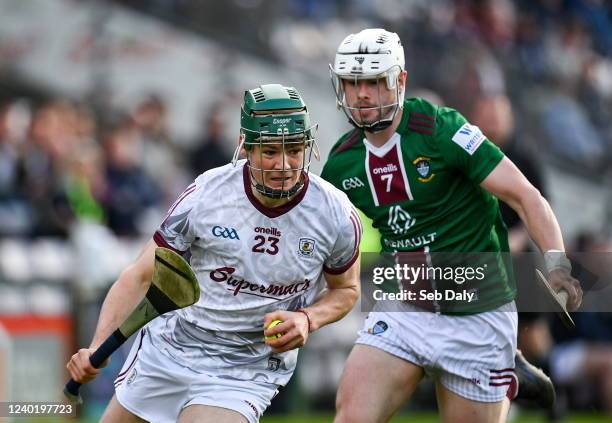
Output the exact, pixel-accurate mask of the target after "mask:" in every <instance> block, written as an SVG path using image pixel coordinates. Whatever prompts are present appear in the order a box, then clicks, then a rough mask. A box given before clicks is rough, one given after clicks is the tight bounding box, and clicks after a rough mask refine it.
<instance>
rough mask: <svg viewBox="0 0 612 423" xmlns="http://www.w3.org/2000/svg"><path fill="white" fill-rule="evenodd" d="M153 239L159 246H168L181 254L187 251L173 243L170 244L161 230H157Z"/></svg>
mask: <svg viewBox="0 0 612 423" xmlns="http://www.w3.org/2000/svg"><path fill="white" fill-rule="evenodd" d="M153 241H155V243H156V244H157V246H158V247H164V248H167V249H169V250H172V251H174V252H175V253H177V254H180V255H183V254H184V253H185V252H184V251H181V250H177V249H176V248H174V247H173V246H172V245H170V244H168V241H166V239H165V238H164V236H163V235H162V234H161V232H160V231H155V234H154V235H153Z"/></svg>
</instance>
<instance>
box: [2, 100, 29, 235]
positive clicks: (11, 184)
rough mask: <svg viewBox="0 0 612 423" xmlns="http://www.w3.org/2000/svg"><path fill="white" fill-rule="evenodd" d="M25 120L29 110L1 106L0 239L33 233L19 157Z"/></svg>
mask: <svg viewBox="0 0 612 423" xmlns="http://www.w3.org/2000/svg"><path fill="white" fill-rule="evenodd" d="M28 120H29V109H28V108H27V106H25V105H24V104H19V103H17V102H9V103H7V104H5V105H3V106H0V221H1V222H2V226H0V236H7V235H13V236H15V235H28V234H29V233H30V231H31V230H32V209H31V207H30V204H29V202H28V200H27V197H26V196H25V192H26V191H25V186H24V180H23V163H22V156H21V149H22V148H23V141H24V140H23V137H24V130H25V129H26V127H27V125H28Z"/></svg>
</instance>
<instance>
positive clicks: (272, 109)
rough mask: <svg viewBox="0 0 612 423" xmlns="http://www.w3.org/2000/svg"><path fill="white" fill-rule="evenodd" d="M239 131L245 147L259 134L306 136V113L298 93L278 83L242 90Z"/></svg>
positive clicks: (267, 135) (265, 135)
mask: <svg viewBox="0 0 612 423" xmlns="http://www.w3.org/2000/svg"><path fill="white" fill-rule="evenodd" d="M240 131H241V133H242V134H244V136H245V141H244V144H245V147H246V148H248V147H249V146H251V145H253V144H259V142H260V137H264V141H265V139H266V138H267V137H280V136H283V135H284V136H285V137H288V136H294V135H299V136H301V137H302V136H304V135H305V136H306V138H312V137H311V136H310V131H311V126H310V116H309V114H308V110H307V109H306V104H304V101H303V100H302V97H301V96H300V94H299V93H298V92H297V91H296V90H295V88H291V87H283V86H282V85H279V84H269V85H261V86H260V87H258V88H254V89H252V90H248V91H245V92H244V103H243V105H242V109H241V113H240Z"/></svg>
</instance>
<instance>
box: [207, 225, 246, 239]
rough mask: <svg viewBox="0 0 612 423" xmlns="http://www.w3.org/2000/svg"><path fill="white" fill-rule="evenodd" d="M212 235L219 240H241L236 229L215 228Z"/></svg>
mask: <svg viewBox="0 0 612 423" xmlns="http://www.w3.org/2000/svg"><path fill="white" fill-rule="evenodd" d="M212 234H213V235H214V236H216V237H217V238H229V239H240V237H239V236H238V232H236V229H234V228H224V227H221V226H213V228H212Z"/></svg>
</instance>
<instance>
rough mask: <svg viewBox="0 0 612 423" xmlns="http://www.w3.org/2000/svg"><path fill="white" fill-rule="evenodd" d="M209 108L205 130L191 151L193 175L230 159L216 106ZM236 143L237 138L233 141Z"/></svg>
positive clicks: (225, 162) (226, 162) (223, 163)
mask: <svg viewBox="0 0 612 423" xmlns="http://www.w3.org/2000/svg"><path fill="white" fill-rule="evenodd" d="M210 110H212V114H210V116H209V117H208V120H207V121H206V132H205V134H204V136H203V138H202V140H201V141H198V142H197V144H196V149H195V150H194V151H193V152H192V153H191V170H192V172H193V174H194V176H195V175H199V174H200V173H202V172H206V171H207V170H209V169H212V168H214V167H218V166H223V165H225V164H228V163H229V162H230V161H231V159H232V158H231V155H230V154H228V153H227V151H228V149H227V147H224V146H227V145H228V142H229V141H228V140H226V139H225V137H224V134H223V121H222V118H221V115H220V113H219V112H218V111H216V110H217V108H216V107H215V106H214V105H213V106H212V107H211V108H210ZM233 142H235V143H236V145H237V143H238V139H236V140H235V141H233Z"/></svg>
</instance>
